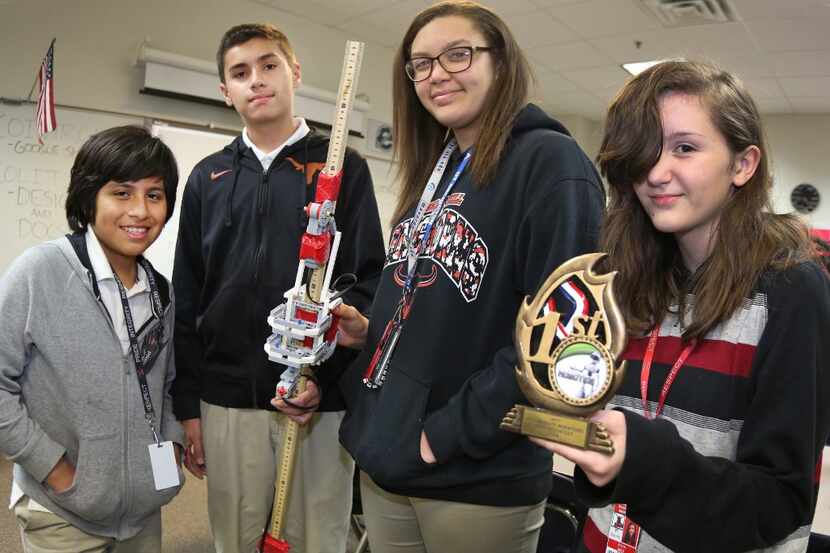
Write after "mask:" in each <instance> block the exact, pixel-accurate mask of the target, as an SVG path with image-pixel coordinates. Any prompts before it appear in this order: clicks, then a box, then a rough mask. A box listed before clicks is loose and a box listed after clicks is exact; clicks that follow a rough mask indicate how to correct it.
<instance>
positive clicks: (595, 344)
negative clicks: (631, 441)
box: [501, 253, 626, 455]
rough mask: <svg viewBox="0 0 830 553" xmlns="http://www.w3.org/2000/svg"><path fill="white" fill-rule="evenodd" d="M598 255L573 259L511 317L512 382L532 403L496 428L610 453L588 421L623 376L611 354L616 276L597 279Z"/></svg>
mask: <svg viewBox="0 0 830 553" xmlns="http://www.w3.org/2000/svg"><path fill="white" fill-rule="evenodd" d="M604 255H605V254H602V253H591V254H585V255H581V256H579V257H574V258H573V259H570V260H568V261H567V262H565V263H564V264H562V265H561V266H559V267H558V268H557V269H556V270H555V271H554V272H553V273H552V274H551V275H550V276H549V277H548V278H547V280H545V282H544V284H543V285H542V286H541V287H540V289H539V291H538V292H537V293H536V295H535V296H534V297H533V298H532V299H530V297H529V296H528V297H527V298H525V302H524V303H523V304H522V306H521V308H519V314H518V316H517V317H516V333H515V344H516V352H517V354H518V366H517V367H516V379H517V381H518V383H519V388H521V390H522V392H524V394H525V396H526V397H527V399H528V400H529V401H530V402H531V403H532V404H533V405H535V407H528V406H526V405H515V406H514V407H513V408H512V409H511V410H510V411H508V412H507V414H506V415H505V416H504V419H503V420H502V423H501V428H503V429H504V430H509V431H511V432H517V433H519V434H524V435H527V436H535V437H537V438H544V439H547V440H551V441H554V442H559V443H563V444H567V445H570V446H574V447H578V448H581V449H591V450H594V451H599V452H602V453H606V454H608V455H610V454H612V453H613V452H614V444H613V443H612V441H611V439H610V436H609V434H608V432H607V431H606V429H605V428H604V427H603V425H602V424H600V423H597V422H593V421H591V420H589V419H590V416H591V415H592V414H593V413H595V412H596V411H598V410H600V409H602V408H603V407H604V406H605V404H606V403H608V401H609V400H610V399H611V398H612V397H613V396H614V393H615V392H616V390H617V388H618V387H619V385H620V383H621V382H622V377H623V375H624V373H625V362H624V361H623V362H621V363H618V362H617V357H618V356H619V355H620V354H621V353H622V351H623V348H624V347H625V342H626V335H625V322H624V321H623V318H622V314H621V312H620V309H619V307H618V306H617V303H616V301H615V299H614V287H613V283H614V276H615V275H616V272H611V273H607V274H597V273H595V272H594V270H593V269H594V264H595V263H596V262H597V261H599V260H600V259H601V258H602V257H603V256H604Z"/></svg>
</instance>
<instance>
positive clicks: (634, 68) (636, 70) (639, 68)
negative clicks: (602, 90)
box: [621, 60, 668, 76]
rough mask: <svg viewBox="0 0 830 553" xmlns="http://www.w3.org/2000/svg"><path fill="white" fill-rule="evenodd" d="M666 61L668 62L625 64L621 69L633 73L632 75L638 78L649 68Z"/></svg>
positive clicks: (654, 61)
mask: <svg viewBox="0 0 830 553" xmlns="http://www.w3.org/2000/svg"><path fill="white" fill-rule="evenodd" d="M664 61H668V60H652V61H636V62H631V63H624V64H622V66H621V67H622V68H623V69H625V70H626V71H628V72H629V73H631V74H632V75H634V76H637V75H639V74H640V73H642V72H643V71H645V70H646V69H648V68H649V67H653V66H655V65H657V64H658V63H663V62H664Z"/></svg>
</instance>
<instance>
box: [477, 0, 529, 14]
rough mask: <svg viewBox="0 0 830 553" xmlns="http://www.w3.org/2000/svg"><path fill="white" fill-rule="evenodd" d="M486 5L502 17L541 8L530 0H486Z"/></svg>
mask: <svg viewBox="0 0 830 553" xmlns="http://www.w3.org/2000/svg"><path fill="white" fill-rule="evenodd" d="M484 5H485V6H487V7H488V8H490V9H491V10H493V11H494V12H496V13H497V14H499V15H500V16H501V17H505V16H508V15H516V14H522V13H529V12H535V11H537V10H538V9H539V6H537V5H536V4H534V3H533V2H531V1H530V0H485V1H484Z"/></svg>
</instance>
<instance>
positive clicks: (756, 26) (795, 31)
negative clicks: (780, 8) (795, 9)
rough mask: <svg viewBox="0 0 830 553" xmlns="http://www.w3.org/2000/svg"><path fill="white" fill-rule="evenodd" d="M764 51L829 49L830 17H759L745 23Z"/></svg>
mask: <svg viewBox="0 0 830 553" xmlns="http://www.w3.org/2000/svg"><path fill="white" fill-rule="evenodd" d="M746 27H747V28H748V29H749V32H750V33H752V35H753V37H754V38H755V40H756V41H757V43H758V45H759V46H760V47H761V48H762V49H763V50H764V51H765V52H791V51H795V50H810V51H814V50H830V32H828V28H830V18H827V17H824V18H815V19H810V18H799V19H759V20H755V21H749V22H747V23H746Z"/></svg>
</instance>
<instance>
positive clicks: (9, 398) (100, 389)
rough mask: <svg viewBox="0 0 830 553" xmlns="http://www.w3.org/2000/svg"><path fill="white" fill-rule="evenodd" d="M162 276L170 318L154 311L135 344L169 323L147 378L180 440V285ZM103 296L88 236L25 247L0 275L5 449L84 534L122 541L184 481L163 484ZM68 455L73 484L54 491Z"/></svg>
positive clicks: (46, 500)
mask: <svg viewBox="0 0 830 553" xmlns="http://www.w3.org/2000/svg"><path fill="white" fill-rule="evenodd" d="M156 279H157V280H158V281H159V291H160V293H161V296H162V304H163V306H164V313H163V317H162V321H159V320H158V319H156V318H155V317H153V318H151V319H150V320H149V321H148V322H147V323H146V324H145V325H144V327H142V328H141V329H139V335H138V343H139V344H143V343H144V342H143V340H145V339H147V337H148V336H150V334H151V333H152V332H153V330H154V329H155V328H156V327H157V326H158V325H159V324H163V325H164V332H163V335H162V336H163V337H162V340H161V344H162V345H161V347H160V349H158V350H157V351H158V355H157V357H155V360H154V361H153V362H152V365H151V366H149V367H147V371H148V372H147V380H148V384H149V386H150V390H151V396H152V402H153V408H154V410H155V412H156V418H157V419H158V420H157V426H159V427H160V431H161V439H162V440H165V439H166V440H172V441H174V442H176V443H179V444H183V443H184V433H183V431H182V428H181V425H180V424H179V423H178V422H177V421H176V419H175V417H174V416H173V412H172V402H171V399H170V395H169V391H170V385H171V383H172V382H173V378H174V376H175V372H176V371H175V365H174V360H173V359H174V358H173V340H172V339H171V338H172V333H173V324H174V323H173V321H174V313H173V301H172V288H171V287H170V286H169V284H168V283H167V281H166V280H165V279H164V278H163V277H162V276H161V275H160V274H158V273H156ZM97 296H98V294H97V285H96V284H95V275H94V274H93V273H92V269H91V266H90V264H89V257H88V255H87V253H86V247H85V245H84V244H83V235H82V234H76V235H71V236H69V237H63V238H60V239H58V240H54V241H52V242H47V243H45V244H41V245H39V246H35V247H33V248H31V249H29V250H27V251H26V252H24V253H23V254H22V255H21V256H20V257H19V258H17V259H16V260H15V261H14V263H13V264H12V265H11V267H9V269H8V271H7V272H6V274H5V275H3V277H2V279H0V314H2V315H0V452H2V453H3V455H5V456H6V457H8V458H9V459H10V460H11V461H13V462H14V463H15V466H14V479H15V481H16V482H17V484H18V485H19V486H20V487H21V488H22V489H23V491H24V492H25V493H26V494H27V495H28V496H29V497H31V498H32V499H34V500H35V501H37V502H38V503H40V504H41V505H43V506H44V507H46V508H47V509H49V510H51V511H52V512H54V513H56V514H57V515H59V516H61V517H62V518H64V519H65V520H66V521H68V522H69V523H70V524H72V525H74V526H76V527H78V528H80V529H81V530H83V531H85V532H88V533H91V534H96V535H103V536H111V537H115V538H117V539H119V540H122V539H127V538H130V537H132V536H134V535H135V534H137V533H138V532H139V531H140V530H141V529H142V528H143V527H144V525H145V524H146V522H147V520H148V519H149V517H151V516H153V515H154V514H156V513H157V512H158V510H159V509H160V507H161V506H162V505H164V504H166V503H167V502H169V501H170V500H171V499H173V497H174V496H175V495H176V493H178V491H179V488H176V487H174V488H169V489H167V490H163V491H160V492H159V491H156V489H155V486H154V484H153V476H152V469H151V466H150V456H149V452H148V450H147V446H148V444H150V443H151V442H152V440H153V438H152V434H151V432H150V429H149V426H148V425H147V422H146V421H145V418H144V408H143V404H142V401H141V396H140V391H139V385H138V379H137V378H136V373H135V366H134V364H133V361H132V357H131V356H130V355H129V353H128V354H127V355H126V356H125V355H123V353H122V350H121V344H120V342H119V340H118V337H117V335H116V333H115V330H114V328H113V326H112V322H111V320H110V317H109V314H108V313H107V311H106V309H105V308H104V305H103V303H101V301H99V299H98V297H97ZM64 454H66V456H67V459H68V460H69V461H70V462H71V463H72V464H73V465H74V466H75V467H76V474H75V481H74V482H73V484H72V486H71V487H70V488H69V489H68V490H66V491H64V492H62V493H56V492H54V491H53V490H51V489H50V488H49V487H48V486H46V485H45V484H44V483H43V481H44V479H45V478H46V476H47V475H48V474H49V472H50V471H51V470H52V468H53V467H54V466H55V464H56V463H57V462H58V460H59V459H60V458H61V456H62V455H64ZM181 479H182V481H183V480H184V478H183V475H182V478H181Z"/></svg>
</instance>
